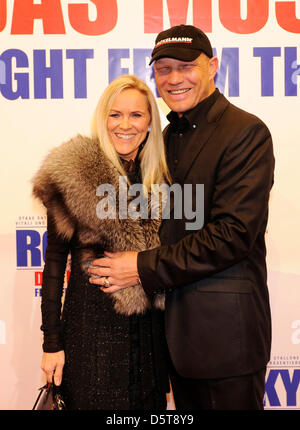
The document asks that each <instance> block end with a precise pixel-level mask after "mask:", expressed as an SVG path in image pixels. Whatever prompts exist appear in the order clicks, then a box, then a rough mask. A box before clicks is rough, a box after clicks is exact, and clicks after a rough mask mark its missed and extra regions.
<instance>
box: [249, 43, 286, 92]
mask: <svg viewBox="0 0 300 430" xmlns="http://www.w3.org/2000/svg"><path fill="white" fill-rule="evenodd" d="M253 56H254V57H261V95H262V96H265V97H266V96H273V95H274V61H273V59H274V57H280V56H281V49H280V48H254V49H253Z"/></svg>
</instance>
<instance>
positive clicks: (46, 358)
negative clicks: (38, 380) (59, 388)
mask: <svg viewBox="0 0 300 430" xmlns="http://www.w3.org/2000/svg"><path fill="white" fill-rule="evenodd" d="M64 365H65V352H64V351H58V352H44V354H43V358H42V365H41V368H42V370H43V371H44V372H45V374H46V376H47V382H50V383H51V382H52V380H53V376H54V383H55V385H60V384H61V380H62V372H63V367H64Z"/></svg>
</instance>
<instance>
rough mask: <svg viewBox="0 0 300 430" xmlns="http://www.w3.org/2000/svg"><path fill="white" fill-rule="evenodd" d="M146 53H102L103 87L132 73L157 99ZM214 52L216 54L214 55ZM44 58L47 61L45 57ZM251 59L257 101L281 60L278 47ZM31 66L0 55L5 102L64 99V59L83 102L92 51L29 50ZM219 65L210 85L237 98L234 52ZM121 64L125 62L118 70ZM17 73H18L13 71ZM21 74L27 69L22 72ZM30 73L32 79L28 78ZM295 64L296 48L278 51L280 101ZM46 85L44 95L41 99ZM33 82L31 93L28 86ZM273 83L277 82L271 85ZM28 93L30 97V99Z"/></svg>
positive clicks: (227, 51)
mask: <svg viewBox="0 0 300 430" xmlns="http://www.w3.org/2000/svg"><path fill="white" fill-rule="evenodd" d="M151 51H152V50H151V49H108V68H109V70H108V76H109V82H111V81H112V80H113V79H115V78H116V77H117V76H120V75H122V74H127V73H134V74H136V75H137V76H139V77H140V78H141V79H144V80H145V81H146V82H147V83H148V85H149V86H150V88H151V89H152V91H153V93H154V94H155V95H156V96H159V94H158V92H157V89H156V85H155V79H154V72H153V67H151V66H149V59H150V55H151ZM215 53H216V51H215ZM48 56H49V59H48V58H47V57H48ZM253 56H254V57H258V58H260V63H261V70H260V76H259V72H258V77H257V78H258V79H260V80H261V96H262V97H273V96H274V86H275V81H274V68H275V65H274V63H276V62H275V61H274V58H275V57H281V56H282V49H281V48H280V47H258V48H253ZM32 57H33V66H31V64H30V59H29V57H28V56H27V54H26V53H25V52H23V51H22V50H20V49H8V50H6V51H4V52H3V53H2V54H1V55H0V93H1V94H2V96H3V97H5V98H6V99H8V100H16V99H18V98H22V99H29V98H30V97H34V98H35V99H46V98H51V99H61V98H63V97H64V86H63V82H64V70H63V65H64V59H66V60H73V69H74V76H73V80H74V98H75V99H77V98H87V60H88V59H91V58H94V50H93V49H66V50H65V51H64V50H61V49H50V50H49V52H48V51H46V50H33V55H32ZM219 58H220V65H219V70H218V73H217V75H216V79H215V81H216V86H217V87H218V88H219V89H220V91H221V92H223V93H224V92H225V90H227V88H226V86H227V87H228V96H230V97H239V95H240V88H239V87H240V83H239V81H240V76H239V75H240V70H239V48H223V49H222V51H221V52H220V53H219ZM124 63H127V64H126V66H124ZM21 68H22V69H23V70H22V71H21V70H19V71H18V69H21ZM24 69H28V70H27V71H24ZM30 73H33V79H30ZM299 75H300V64H299V63H297V47H285V48H284V88H285V93H284V95H285V96H297V82H298V76H299ZM47 80H49V81H50V91H49V92H50V94H47ZM32 81H33V91H32V90H31V88H30V83H31V82H32ZM276 84H277V82H276ZM32 93H33V94H32Z"/></svg>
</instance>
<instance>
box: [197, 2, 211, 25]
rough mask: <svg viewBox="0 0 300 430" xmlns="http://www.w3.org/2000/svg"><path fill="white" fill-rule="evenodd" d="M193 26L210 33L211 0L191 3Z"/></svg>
mask: <svg viewBox="0 0 300 430" xmlns="http://www.w3.org/2000/svg"><path fill="white" fill-rule="evenodd" d="M193 14H194V17H193V20H194V22H193V23H194V25H195V26H196V27H198V28H201V30H202V31H204V32H206V33H211V32H212V6H211V0H194V1H193Z"/></svg>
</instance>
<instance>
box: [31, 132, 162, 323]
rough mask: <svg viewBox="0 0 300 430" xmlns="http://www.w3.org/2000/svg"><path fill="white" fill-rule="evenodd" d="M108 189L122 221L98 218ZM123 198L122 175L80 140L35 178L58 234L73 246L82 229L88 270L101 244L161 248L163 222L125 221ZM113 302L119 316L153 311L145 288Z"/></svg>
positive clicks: (92, 143)
mask: <svg viewBox="0 0 300 430" xmlns="http://www.w3.org/2000/svg"><path fill="white" fill-rule="evenodd" d="M102 184H111V185H112V186H113V187H114V190H116V200H115V208H116V214H117V216H116V217H114V216H112V217H111V218H106V219H101V218H99V217H98V216H97V212H96V208H97V205H98V204H99V202H100V200H101V198H100V197H99V196H97V191H96V190H97V188H98V187H99V185H102ZM119 192H120V190H119V173H118V172H117V170H116V169H115V167H114V166H113V165H112V163H111V162H110V161H109V160H108V159H107V158H106V157H105V155H104V153H103V152H102V151H101V149H100V147H99V144H98V141H96V140H92V139H90V138H87V137H83V136H80V135H78V136H76V137H75V138H73V139H71V140H70V141H68V142H65V143H63V144H62V145H60V146H59V147H57V148H54V149H53V150H52V151H51V152H50V154H49V155H48V156H47V157H46V159H45V160H44V162H43V164H42V166H41V168H40V169H39V171H38V172H37V174H36V175H35V176H34V178H33V195H34V196H35V197H36V198H38V199H39V200H41V201H42V202H43V204H44V205H45V206H46V208H47V210H48V212H49V213H51V216H52V217H53V219H54V222H55V226H56V229H57V232H58V233H59V234H60V235H62V236H63V237H65V238H66V239H69V240H70V239H71V238H72V236H73V234H74V231H75V227H76V234H77V235H78V239H79V241H80V243H81V245H83V248H85V249H86V250H85V251H84V252H83V253H82V256H81V263H82V265H84V263H85V262H86V260H88V259H91V258H95V257H96V255H94V253H93V251H91V250H90V249H91V247H92V246H93V245H96V244H98V245H100V246H101V247H103V249H106V250H108V251H143V250H145V249H150V248H153V247H156V246H159V243H160V242H159V236H158V229H159V227H160V219H151V218H149V219H136V220H134V219H132V218H129V217H126V218H125V219H120V218H119V217H118V210H119V203H118V202H119ZM128 203H130V201H128ZM149 204H150V199H149ZM111 207H113V206H111ZM88 249H89V251H88ZM111 297H112V298H113V300H114V307H115V310H116V312H118V313H121V314H125V315H131V314H133V313H143V312H144V311H145V310H146V309H147V308H149V307H151V303H150V300H149V297H148V296H147V295H146V294H145V292H144V290H143V288H142V287H141V286H140V285H136V286H135V287H130V288H126V289H123V290H120V291H118V292H116V293H113V294H111ZM154 303H155V307H158V308H161V309H162V308H164V296H162V295H159V296H156V298H155V299H154Z"/></svg>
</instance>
